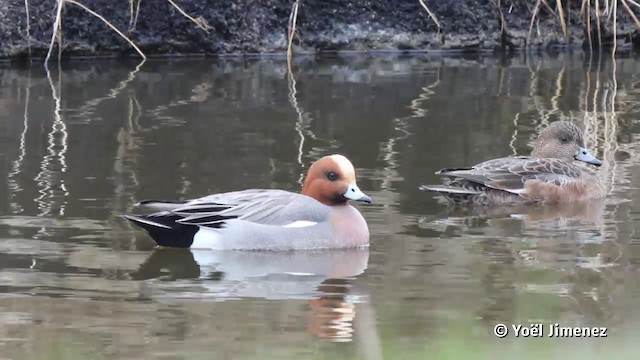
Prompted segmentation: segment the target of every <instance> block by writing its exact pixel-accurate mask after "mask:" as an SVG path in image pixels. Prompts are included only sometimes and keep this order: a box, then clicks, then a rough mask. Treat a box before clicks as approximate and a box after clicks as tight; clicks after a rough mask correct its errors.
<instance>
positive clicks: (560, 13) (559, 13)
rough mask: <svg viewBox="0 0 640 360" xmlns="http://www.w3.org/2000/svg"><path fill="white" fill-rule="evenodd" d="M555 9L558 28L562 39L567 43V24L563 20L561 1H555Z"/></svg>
mask: <svg viewBox="0 0 640 360" xmlns="http://www.w3.org/2000/svg"><path fill="white" fill-rule="evenodd" d="M567 5H568V3H567ZM556 7H557V8H558V17H559V18H560V26H562V33H563V34H564V39H565V41H569V35H568V34H567V23H566V22H565V20H564V10H563V9H562V0H557V2H556Z"/></svg>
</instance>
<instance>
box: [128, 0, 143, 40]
mask: <svg viewBox="0 0 640 360" xmlns="http://www.w3.org/2000/svg"><path fill="white" fill-rule="evenodd" d="M141 2H142V0H137V2H136V0H129V30H128V32H132V31H133V30H135V28H136V24H137V23H138V15H139V14H140V3H141ZM134 5H135V9H134V8H133V7H134Z"/></svg>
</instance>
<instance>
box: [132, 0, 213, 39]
mask: <svg viewBox="0 0 640 360" xmlns="http://www.w3.org/2000/svg"><path fill="white" fill-rule="evenodd" d="M138 1H139V2H140V1H142V0H138ZM167 1H168V2H169V4H171V5H173V7H174V8H176V9H178V11H179V12H180V14H182V15H183V16H184V17H186V18H187V19H189V20H191V21H192V22H193V23H194V24H196V25H197V26H198V27H199V28H200V29H202V30H204V31H205V32H207V33H208V32H209V29H211V26H209V25H208V24H207V23H206V22H205V21H204V19H203V18H202V17H198V18H194V17H192V16H191V15H189V14H187V13H186V12H184V10H182V9H181V8H180V6H178V4H176V3H175V2H173V0H167ZM139 2H138V6H140V5H139Z"/></svg>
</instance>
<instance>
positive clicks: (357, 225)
mask: <svg viewBox="0 0 640 360" xmlns="http://www.w3.org/2000/svg"><path fill="white" fill-rule="evenodd" d="M348 200H355V201H362V202H366V203H371V198H370V197H369V196H367V195H365V194H364V193H363V192H362V191H360V189H359V188H358V185H357V184H356V175H355V170H354V168H353V165H352V164H351V162H350V161H349V160H348V159H347V158H346V157H344V156H342V155H331V156H325V157H323V158H321V159H319V160H318V161H316V162H314V163H313V164H312V165H311V167H310V168H309V171H308V172H307V177H306V179H305V181H304V184H303V186H302V191H301V192H300V194H298V193H293V192H289V191H284V190H269V189H251V190H243V191H235V192H227V193H221V194H214V195H209V196H205V197H202V198H199V199H193V200H188V201H184V202H169V201H157V200H146V201H142V202H141V203H139V204H138V205H144V206H146V207H149V208H151V209H154V210H155V211H156V212H154V213H152V214H149V215H144V216H138V215H124V217H125V218H127V219H128V220H130V221H132V222H133V223H134V224H136V225H138V226H140V227H141V228H143V229H145V230H146V231H147V233H149V235H150V236H151V237H152V238H153V239H154V240H155V241H156V243H157V244H158V245H160V246H167V247H182V248H186V247H190V248H199V249H216V250H224V249H246V250H295V249H321V248H347V247H355V246H362V245H367V244H368V243H369V229H368V227H367V223H366V221H365V220H364V218H363V217H362V215H361V214H360V212H358V210H357V209H356V208H354V207H353V206H351V205H349V204H348V203H347V201H348Z"/></svg>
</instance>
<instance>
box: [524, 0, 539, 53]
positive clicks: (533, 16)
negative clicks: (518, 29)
mask: <svg viewBox="0 0 640 360" xmlns="http://www.w3.org/2000/svg"><path fill="white" fill-rule="evenodd" d="M540 3H541V0H538V1H537V2H536V6H535V7H534V8H533V15H531V23H530V24H529V33H528V34H527V46H529V39H530V38H531V31H533V23H534V22H535V21H536V16H537V15H538V11H540Z"/></svg>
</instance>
